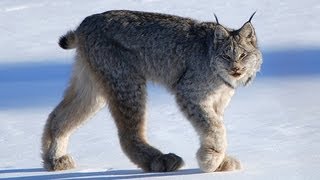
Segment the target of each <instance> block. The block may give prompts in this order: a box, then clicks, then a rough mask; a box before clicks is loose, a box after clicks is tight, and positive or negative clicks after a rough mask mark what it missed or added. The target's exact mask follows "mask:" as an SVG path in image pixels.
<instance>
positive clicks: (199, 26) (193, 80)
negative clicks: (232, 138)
mask: <svg viewBox="0 0 320 180" xmlns="http://www.w3.org/2000/svg"><path fill="white" fill-rule="evenodd" d="M59 44H60V46H61V47H62V48H64V49H71V48H76V60H75V64H74V70H73V74H72V77H71V80H70V85H69V87H68V88H67V90H66V92H65V96H64V98H63V100H62V101H61V103H60V104H59V105H58V106H57V107H56V108H55V109H54V110H53V112H52V113H51V114H50V115H49V118H48V120H47V123H46V125H45V129H44V133H43V137H42V158H43V162H44V167H45V168H46V169H47V170H65V169H70V168H73V167H75V164H74V161H73V159H72V157H71V156H70V155H68V154H67V145H68V139H69V136H70V135H71V133H72V132H73V131H74V130H75V129H76V127H78V126H79V125H80V124H82V123H83V122H84V121H85V120H86V119H88V118H89V117H90V116H92V115H93V114H94V113H95V112H96V111H98V110H99V109H100V108H101V107H103V106H104V105H105V104H108V105H109V109H110V111H111V113H112V115H113V117H114V120H115V122H116V125H117V128H118V135H119V138H120V144H121V147H122V149H123V151H124V152H125V153H126V155H127V156H128V157H129V158H130V160H131V161H132V162H133V163H135V164H136V165H137V166H139V167H140V168H142V169H143V170H144V171H148V172H149V171H174V170H177V169H179V168H180V167H181V166H182V165H183V160H182V158H180V157H179V156H177V155H175V154H173V153H169V154H163V153H162V152H161V151H159V150H157V149H156V148H154V147H152V146H151V145H149V144H148V142H147V139H146V134H145V129H144V125H145V118H146V116H145V113H146V83H147V81H154V82H157V83H160V84H162V85H163V86H165V87H166V88H167V89H168V90H169V91H170V92H171V93H172V94H174V95H175V97H176V101H177V104H178V106H179V107H180V109H181V110H182V112H183V113H184V114H185V115H186V117H187V119H188V120H189V121H190V122H191V124H192V125H193V126H194V128H195V130H196V131H197V133H198V134H199V137H200V148H199V150H198V152H197V160H198V163H199V166H200V168H201V169H202V170H203V171H204V172H213V171H228V170H236V169H240V167H241V166H240V162H239V161H238V160H236V159H235V158H232V157H230V156H228V155H226V147H227V140H226V130H225V127H224V123H223V114H224V109H225V107H226V106H227V105H228V103H229V101H230V99H231V97H232V95H233V94H234V91H235V88H236V87H238V86H240V85H246V84H248V83H249V82H251V81H252V80H253V79H254V77H255V75H256V72H257V71H259V69H260V66H261V63H262V55H261V52H260V50H259V48H258V47H257V39H256V33H255V30H254V28H253V26H252V24H251V22H250V21H248V22H246V23H245V24H244V25H243V26H242V27H241V28H240V29H238V30H233V29H230V28H226V27H224V26H222V25H220V24H216V23H213V22H198V21H196V20H193V19H189V18H182V17H178V16H173V15H165V14H158V13H147V12H137V11H126V10H115V11H107V12H104V13H101V14H94V15H91V16H89V17H87V18H85V19H84V20H83V22H82V23H81V24H80V26H79V27H78V28H77V29H76V30H74V31H69V32H68V33H67V34H66V35H64V36H63V37H61V38H60V42H59Z"/></svg>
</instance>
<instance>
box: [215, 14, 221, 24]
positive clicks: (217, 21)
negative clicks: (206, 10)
mask: <svg viewBox="0 0 320 180" xmlns="http://www.w3.org/2000/svg"><path fill="white" fill-rule="evenodd" d="M213 15H214V18H215V19H216V23H217V24H220V23H219V20H218V17H217V15H216V14H215V13H214V14H213Z"/></svg>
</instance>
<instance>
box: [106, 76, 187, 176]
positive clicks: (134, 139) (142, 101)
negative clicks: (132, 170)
mask: <svg viewBox="0 0 320 180" xmlns="http://www.w3.org/2000/svg"><path fill="white" fill-rule="evenodd" d="M115 79H116V80H115ZM111 81H112V80H111ZM110 87H111V88H110V89H111V92H110V94H109V96H110V98H109V106H110V110H111V112H112V115H113V117H114V119H115V121H116V125H117V127H118V135H119V138H120V144H121V147H122V149H123V151H124V152H125V153H126V155H127V156H128V157H129V158H130V160H131V161H132V162H133V163H135V164H136V165H138V166H139V167H140V168H142V169H143V170H144V171H147V172H150V171H151V172H152V171H157V172H166V171H175V170H177V169H179V168H180V167H181V166H182V165H183V160H182V159H181V158H180V157H179V156H177V155H175V154H172V153H169V154H162V153H161V152H160V151H159V150H158V149H156V148H154V147H152V146H151V145H149V144H148V143H147V140H146V137H145V127H144V126H145V112H146V85H145V80H143V79H140V77H138V76H134V75H133V74H130V75H128V76H125V75H124V76H123V78H119V77H117V78H114V82H110Z"/></svg>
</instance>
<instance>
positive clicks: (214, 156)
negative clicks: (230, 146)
mask: <svg viewBox="0 0 320 180" xmlns="http://www.w3.org/2000/svg"><path fill="white" fill-rule="evenodd" d="M223 158H224V153H222V152H217V151H215V150H214V149H212V148H204V147H201V148H200V149H199V150H198V152H197V160H198V164H199V167H200V169H201V170H202V171H203V172H214V171H215V170H216V169H217V168H218V167H219V165H220V164H221V162H222V161H223Z"/></svg>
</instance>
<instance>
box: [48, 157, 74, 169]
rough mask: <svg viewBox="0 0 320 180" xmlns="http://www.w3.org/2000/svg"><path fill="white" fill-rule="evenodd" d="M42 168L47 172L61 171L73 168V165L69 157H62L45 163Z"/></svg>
mask: <svg viewBox="0 0 320 180" xmlns="http://www.w3.org/2000/svg"><path fill="white" fill-rule="evenodd" d="M43 166H44V168H45V169H47V170H48V171H62V170H68V169H73V168H75V163H74V160H73V158H72V157H71V156H70V155H64V156H61V157H60V158H56V159H51V160H47V161H45V162H44V163H43Z"/></svg>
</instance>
